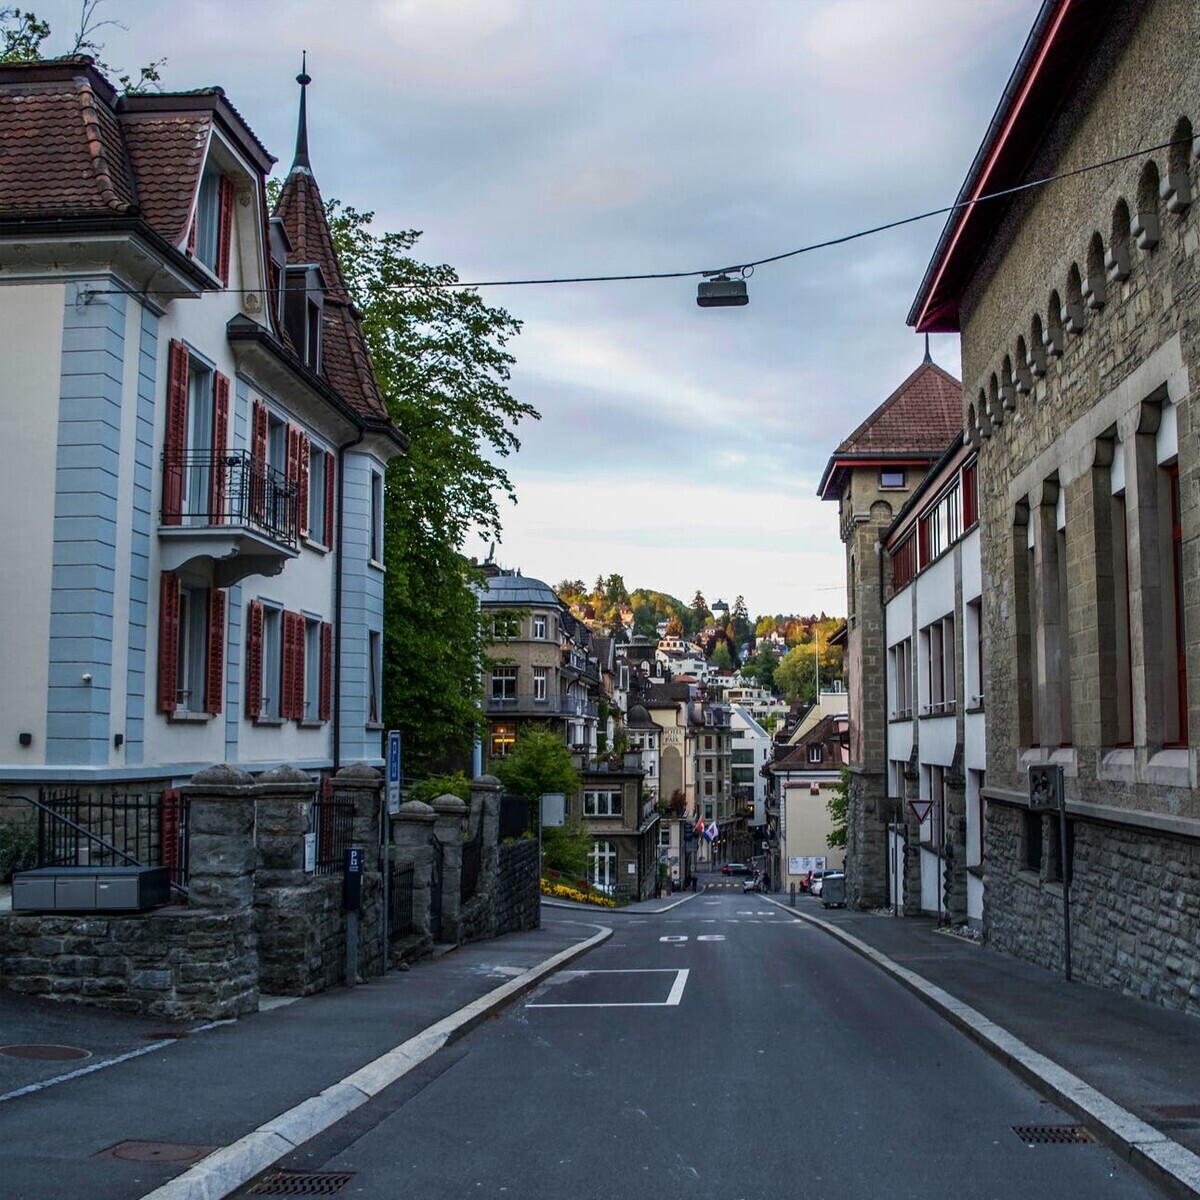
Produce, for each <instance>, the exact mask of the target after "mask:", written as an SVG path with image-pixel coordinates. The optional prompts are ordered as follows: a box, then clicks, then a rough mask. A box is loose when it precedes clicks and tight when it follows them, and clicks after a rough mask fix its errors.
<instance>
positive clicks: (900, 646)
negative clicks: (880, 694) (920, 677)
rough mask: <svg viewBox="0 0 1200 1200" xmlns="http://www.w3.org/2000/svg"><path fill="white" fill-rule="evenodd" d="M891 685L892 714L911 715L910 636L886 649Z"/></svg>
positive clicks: (898, 715)
mask: <svg viewBox="0 0 1200 1200" xmlns="http://www.w3.org/2000/svg"><path fill="white" fill-rule="evenodd" d="M888 658H889V660H890V661H889V663H888V667H889V671H890V675H891V680H890V682H891V685H892V716H893V717H911V716H912V706H913V698H912V689H913V684H912V638H905V639H904V640H903V641H900V642H897V643H896V645H894V646H893V647H891V649H890V650H888Z"/></svg>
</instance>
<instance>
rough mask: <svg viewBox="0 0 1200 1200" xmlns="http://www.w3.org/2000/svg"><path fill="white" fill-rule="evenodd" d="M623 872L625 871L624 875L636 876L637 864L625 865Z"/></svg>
mask: <svg viewBox="0 0 1200 1200" xmlns="http://www.w3.org/2000/svg"><path fill="white" fill-rule="evenodd" d="M625 870H626V873H627V874H629V875H636V874H637V863H626V864H625Z"/></svg>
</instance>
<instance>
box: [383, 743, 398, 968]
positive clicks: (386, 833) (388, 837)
mask: <svg viewBox="0 0 1200 1200" xmlns="http://www.w3.org/2000/svg"><path fill="white" fill-rule="evenodd" d="M385 791H386V804H387V813H386V814H385V815H384V818H383V971H384V974H385V975H386V974H387V969H388V957H389V955H390V954H391V952H392V948H391V945H390V944H389V938H390V933H391V931H390V930H389V928H388V914H389V913H390V912H391V911H392V910H391V902H392V899H391V887H392V817H394V816H396V815H397V813H399V811H400V730H398V729H389V730H388V735H387V785H386V788H385Z"/></svg>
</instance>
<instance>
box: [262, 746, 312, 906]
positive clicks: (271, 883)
mask: <svg viewBox="0 0 1200 1200" xmlns="http://www.w3.org/2000/svg"><path fill="white" fill-rule="evenodd" d="M258 785H259V786H258V789H257V790H258V795H257V802H256V808H257V821H256V827H255V837H256V840H257V843H258V864H257V865H258V877H257V880H256V886H257V887H259V888H260V889H261V888H286V887H303V886H304V884H305V883H306V881H307V876H306V873H305V870H304V835H305V834H306V833H308V831H309V824H310V820H311V811H312V801H313V797H314V796H315V795H316V785H315V784H314V783H313V781H312V778H311V777H310V776H308V775H306V774H305V773H304V772H303V771H300V770H297V769H296V768H295V767H289V766H280V767H276V768H275V769H274V770H272V771H264V772H263V773H262V774H261V775H260V776H259V777H258Z"/></svg>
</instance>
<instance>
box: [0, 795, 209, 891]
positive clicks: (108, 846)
mask: <svg viewBox="0 0 1200 1200" xmlns="http://www.w3.org/2000/svg"><path fill="white" fill-rule="evenodd" d="M5 799H6V800H24V801H25V803H26V804H32V805H33V807H34V808H36V809H39V810H40V811H42V812H44V813H48V814H49V815H50V816H52V817H53V818H54V819H55V820H56V821H61V822H62V823H63V824H64V825H68V826H70V828H72V829H74V830H75V832H76V833H82V834H83V836H84V837H86V838H90V839H91V840H92V841H93V842H98V843H99V844H100V845H101V846H103V847H104V849H105V850H111V851H112V852H113V853H114V854H119V855H120V856H121V857H122V858H123V859H124V860H125V861H126V862H128V863H132V864H133V865H134V866H135V867H149V866H152V865H153V864H152V863H144V862H141V861H140V860H139V859H136V858H134V856H133V855H132V854H126V852H125V851H124V850H122V849H120V848H119V847H117V846H114V845H113V844H112V842H110V841H107V840H106V839H104V838H102V837H101V836H100V835H99V834H98V833H93V832H92V831H91V830H90V829H85V828H84V827H83V826H82V825H79V824H77V823H76V822H74V821H72V820H71V818H70V817H64V816H63V815H62V813H60V812H57V811H56V810H55V809H53V808H51V807H50V805H48V804H43V803H42V802H41V801H40V800H35V799H34V798H33V797H32V796H20V795H18V794H16V793H15V792H9V793H8V794H7V795H6V796H5ZM170 884H171V886H172V887H173V888H175V890H176V891H179V892H182V893H183V894H184V895H185V896H186V895H187V894H188V890H187V888H185V887H184V886H183V884H182V883H176V882H175V881H174V880H171V881H170Z"/></svg>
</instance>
